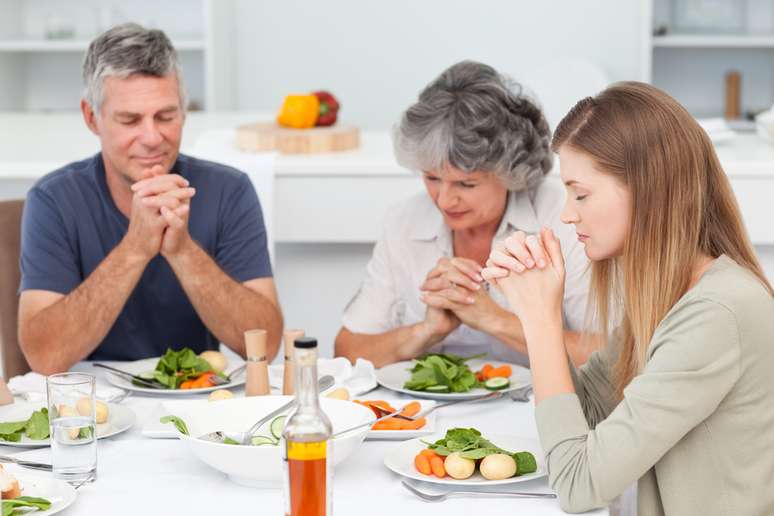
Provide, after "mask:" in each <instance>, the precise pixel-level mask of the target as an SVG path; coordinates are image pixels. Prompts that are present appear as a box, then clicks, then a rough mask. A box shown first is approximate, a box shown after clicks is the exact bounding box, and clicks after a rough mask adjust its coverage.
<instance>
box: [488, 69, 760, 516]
mask: <svg viewBox="0 0 774 516" xmlns="http://www.w3.org/2000/svg"><path fill="white" fill-rule="evenodd" d="M552 148H553V150H554V151H555V152H557V153H558V154H559V160H560V167H561V175H562V180H563V181H564V183H565V185H566V187H567V190H568V197H567V201H566V205H565V208H564V211H563V213H562V219H563V221H564V222H565V223H567V224H573V225H574V226H575V230H576V232H577V234H578V238H579V239H580V241H581V242H583V243H584V245H585V251H586V255H587V256H588V258H589V259H590V260H591V262H592V266H591V274H592V278H591V289H590V297H589V304H590V308H591V310H589V314H590V320H589V322H590V323H594V324H595V325H597V329H598V330H600V331H602V333H603V334H606V335H609V338H608V344H607V346H606V347H604V348H603V349H602V350H601V351H599V352H597V353H594V354H593V355H592V357H591V358H590V359H589V361H588V363H587V364H586V365H584V366H583V367H582V368H580V369H579V370H577V371H576V370H575V369H574V368H573V367H572V365H571V364H570V363H568V360H567V356H566V351H565V348H564V346H563V344H562V338H563V337H562V324H561V323H562V321H561V301H562V291H563V288H564V264H563V262H562V254H561V249H560V244H559V242H558V240H557V239H556V237H555V236H554V235H553V232H552V231H550V230H545V229H544V230H543V231H541V233H540V235H539V236H535V235H530V236H526V235H525V234H524V233H521V232H517V233H515V234H513V235H511V236H510V237H508V238H507V239H506V241H504V242H503V243H502V244H500V245H497V246H496V247H495V249H494V250H493V252H492V253H491V255H490V258H489V260H488V262H487V268H485V269H484V271H483V272H482V275H483V276H484V277H485V278H487V279H488V280H489V281H491V282H493V283H494V284H495V285H496V286H497V287H498V288H499V289H500V290H501V291H502V292H503V293H504V294H505V296H506V298H507V299H508V301H509V304H510V306H511V307H512V308H513V309H514V310H518V311H519V313H520V317H521V322H522V325H523V328H524V334H525V336H526V341H527V348H528V352H529V359H530V363H531V366H532V376H533V381H534V388H535V401H536V404H537V406H536V419H537V425H538V432H539V434H540V438H541V441H542V444H543V448H544V450H545V452H546V456H547V460H548V469H549V477H550V483H551V485H552V487H553V488H554V489H556V491H557V492H558V494H559V496H560V500H561V505H562V508H563V509H565V510H567V511H570V512H578V511H585V510H588V509H591V508H594V507H600V506H604V505H607V504H608V503H609V502H610V501H611V500H612V499H614V498H615V497H616V496H618V495H620V494H621V493H622V492H623V491H624V489H625V488H626V487H627V486H628V485H629V484H630V483H632V482H634V481H638V513H639V516H649V515H660V514H668V515H684V514H701V515H703V516H707V515H714V514H717V515H721V514H723V515H728V514H735V515H743V514H750V515H752V514H774V490H772V489H771V485H770V484H771V479H772V476H773V475H774V453H772V450H774V432H772V431H771V429H772V427H774V352H773V351H774V349H772V347H773V345H774V291H772V287H771V285H770V284H769V282H768V281H767V279H766V277H765V276H764V274H763V272H762V270H761V267H760V265H759V264H758V261H757V259H756V257H755V254H754V252H753V249H752V246H751V244H750V241H749V238H748V236H747V233H746V232H745V229H744V225H743V223H742V218H741V215H740V213H739V209H738V206H737V204H736V200H735V198H734V195H733V193H732V190H731V187H730V185H729V182H728V179H727V178H726V175H725V174H724V172H723V170H722V168H721V166H720V163H719V162H718V158H717V156H716V155H715V152H714V149H713V147H712V144H711V143H710V141H709V139H708V137H707V135H706V134H705V133H704V132H703V131H702V129H701V128H700V127H699V125H698V124H697V123H696V122H695V120H694V119H693V118H692V117H691V116H690V115H689V114H688V112H687V111H686V110H685V109H684V108H683V107H682V106H680V105H679V104H678V103H677V102H676V101H675V100H673V99H672V98H670V97H669V96H668V95H666V94H665V93H663V92H661V91H659V90H658V89H656V88H654V87H652V86H649V85H646V84H640V83H632V82H629V83H621V84H617V85H614V86H612V87H610V88H608V89H607V90H605V91H603V92H602V93H601V94H599V95H598V96H596V97H594V98H586V99H584V100H581V101H580V102H579V103H578V104H577V105H576V106H575V107H574V108H573V109H572V111H570V113H569V114H568V115H567V116H566V117H565V118H564V120H562V122H561V123H560V125H559V127H558V128H557V130H556V134H555V135H554V139H553V143H552Z"/></svg>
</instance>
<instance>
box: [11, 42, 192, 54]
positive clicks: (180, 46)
mask: <svg viewBox="0 0 774 516" xmlns="http://www.w3.org/2000/svg"><path fill="white" fill-rule="evenodd" d="M89 43H90V41H88V40H46V39H9V40H0V52H85V51H86V49H87V48H88V47H89ZM172 44H173V45H174V46H175V48H176V49H177V50H178V51H181V52H184V51H200V50H204V49H205V43H204V40H199V39H181V40H173V41H172Z"/></svg>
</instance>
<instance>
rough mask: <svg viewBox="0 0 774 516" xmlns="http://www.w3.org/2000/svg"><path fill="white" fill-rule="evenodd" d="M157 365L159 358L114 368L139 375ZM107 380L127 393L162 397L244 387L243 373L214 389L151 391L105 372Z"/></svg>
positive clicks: (227, 372)
mask: <svg viewBox="0 0 774 516" xmlns="http://www.w3.org/2000/svg"><path fill="white" fill-rule="evenodd" d="M158 363H159V358H145V359H143V360H137V361H135V362H123V363H120V364H119V365H116V366H115V367H117V368H118V369H121V370H123V371H126V372H127V373H132V374H136V375H139V374H141V373H147V372H150V371H153V370H154V369H156V364H158ZM240 365H242V364H236V366H234V367H231V368H229V369H228V370H227V371H226V374H229V373H230V372H231V371H233V370H234V369H236V368H237V367H239V366H240ZM107 380H108V381H109V382H110V383H112V384H113V385H115V386H116V387H120V388H121V389H126V390H127V391H134V392H142V393H145V394H162V395H164V396H188V395H191V394H204V393H207V392H212V391H217V390H218V389H233V388H234V387H239V386H240V385H244V383H245V375H244V372H243V373H240V374H239V376H238V377H237V378H236V379H235V380H234V381H232V382H230V383H224V384H223V385H216V386H214V387H205V388H202V389H151V388H149V387H138V386H137V385H133V384H132V382H131V381H129V380H126V379H124V378H123V377H121V376H118V375H117V374H115V373H111V372H110V371H107Z"/></svg>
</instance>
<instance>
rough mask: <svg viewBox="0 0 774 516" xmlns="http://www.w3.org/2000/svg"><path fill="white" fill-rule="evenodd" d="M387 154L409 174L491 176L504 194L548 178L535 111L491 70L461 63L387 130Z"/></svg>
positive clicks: (544, 140)
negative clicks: (390, 147) (390, 143)
mask: <svg viewBox="0 0 774 516" xmlns="http://www.w3.org/2000/svg"><path fill="white" fill-rule="evenodd" d="M393 136H394V146H395V154H396V157H397V160H398V163H400V164H401V165H402V166H404V167H406V168H409V169H411V170H416V171H441V170H444V169H446V168H448V167H453V168H454V169H457V170H460V171H463V172H474V171H482V172H493V173H494V174H496V175H497V176H498V177H499V178H500V179H501V180H502V182H503V184H505V186H506V187H507V188H508V189H509V190H514V191H518V190H525V189H531V188H534V187H535V186H537V185H538V184H539V183H540V181H541V180H542V179H543V177H544V176H545V175H546V174H548V172H549V171H550V170H551V165H552V162H553V155H552V153H551V149H550V141H551V130H550V129H549V127H548V123H547V122H546V119H545V117H544V116H543V113H542V111H541V110H540V108H539V107H538V105H537V104H536V103H535V102H534V101H533V100H531V99H529V98H528V97H526V96H525V95H523V94H522V92H521V87H520V86H519V85H518V84H516V83H515V82H513V81H511V80H509V79H507V78H506V77H504V76H502V75H500V74H499V73H497V71H496V70H495V69H494V68H492V67H491V66H487V65H485V64H482V63H476V62H473V61H462V62H460V63H457V64H455V65H454V66H452V67H450V68H448V69H447V70H445V71H444V72H443V73H441V75H440V76H439V77H438V78H437V79H435V80H434V81H433V82H432V83H430V84H429V85H428V86H427V87H426V88H425V89H424V90H423V91H422V93H420V94H419V100H418V101H417V102H416V103H415V104H414V105H412V106H411V107H409V108H408V109H407V110H406V112H405V113H404V114H403V117H402V118H401V121H400V124H398V125H397V126H396V127H395V130H394V134H393Z"/></svg>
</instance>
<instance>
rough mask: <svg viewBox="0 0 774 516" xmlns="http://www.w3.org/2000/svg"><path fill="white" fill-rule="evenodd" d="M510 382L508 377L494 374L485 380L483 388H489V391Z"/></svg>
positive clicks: (500, 387) (505, 385) (507, 384)
mask: <svg viewBox="0 0 774 516" xmlns="http://www.w3.org/2000/svg"><path fill="white" fill-rule="evenodd" d="M510 384H511V381H510V380H509V379H508V378H503V377H501V376H496V377H494V378H490V379H489V380H487V381H485V382H484V388H486V389H489V390H490V391H500V390H502V389H505V388H506V387H508V386H509V385H510Z"/></svg>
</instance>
